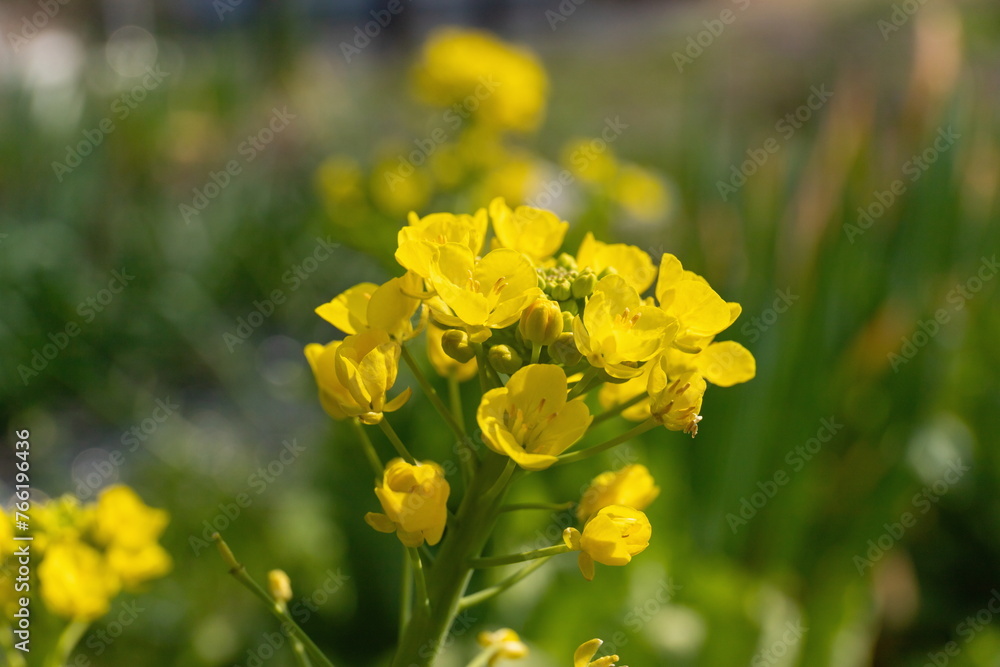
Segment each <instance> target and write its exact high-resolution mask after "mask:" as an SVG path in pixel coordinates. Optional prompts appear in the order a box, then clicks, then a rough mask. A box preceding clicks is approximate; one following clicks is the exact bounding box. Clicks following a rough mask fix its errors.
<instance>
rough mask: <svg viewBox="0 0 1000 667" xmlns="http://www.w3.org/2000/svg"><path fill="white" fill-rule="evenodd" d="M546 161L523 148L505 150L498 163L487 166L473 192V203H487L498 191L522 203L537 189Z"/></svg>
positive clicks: (507, 197)
mask: <svg viewBox="0 0 1000 667" xmlns="http://www.w3.org/2000/svg"><path fill="white" fill-rule="evenodd" d="M546 166H547V165H546V164H545V163H544V162H542V161H541V160H539V159H538V158H537V157H536V156H535V155H534V154H533V153H531V152H529V151H525V150H506V151H505V154H504V155H503V157H502V159H501V160H500V161H499V163H498V164H497V165H495V166H493V167H490V168H489V169H488V170H487V171H486V174H485V175H484V177H483V180H482V182H480V183H479V184H478V185H477V186H476V188H475V190H474V193H475V194H474V195H473V201H474V202H476V203H479V202H483V203H488V202H490V201H492V200H493V199H495V198H496V197H497V196H498V195H499V196H501V197H503V198H504V199H505V200H507V201H509V202H512V203H513V204H521V203H523V202H525V201H527V199H528V198H529V197H531V196H532V195H534V194H536V193H537V192H539V190H540V187H541V185H542V184H543V182H544V180H545V176H546Z"/></svg>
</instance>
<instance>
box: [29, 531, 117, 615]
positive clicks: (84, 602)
mask: <svg viewBox="0 0 1000 667" xmlns="http://www.w3.org/2000/svg"><path fill="white" fill-rule="evenodd" d="M38 581H39V583H40V585H41V596H42V600H43V601H44V602H45V606H46V607H48V609H49V611H51V612H52V613H53V614H56V615H57V616H63V617H66V618H72V619H81V620H85V621H92V620H94V619H96V618H99V617H101V616H103V615H104V614H106V613H108V609H109V608H110V606H111V599H112V598H113V597H114V596H115V595H117V594H118V591H119V589H120V587H121V586H120V582H119V580H118V577H117V576H115V574H114V572H113V571H112V570H111V569H110V568H108V567H107V565H106V564H105V562H104V559H103V558H101V554H100V553H98V552H97V551H96V550H95V549H94V548H93V547H90V546H87V545H86V544H83V543H82V542H77V541H63V542H57V543H55V544H51V545H49V547H48V549H46V551H45V557H44V558H43V559H42V562H41V564H40V565H39V566H38Z"/></svg>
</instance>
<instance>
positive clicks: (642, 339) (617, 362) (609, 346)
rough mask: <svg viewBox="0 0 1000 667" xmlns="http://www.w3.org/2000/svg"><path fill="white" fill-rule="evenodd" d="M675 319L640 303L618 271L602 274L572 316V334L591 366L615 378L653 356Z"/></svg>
mask: <svg viewBox="0 0 1000 667" xmlns="http://www.w3.org/2000/svg"><path fill="white" fill-rule="evenodd" d="M676 331H677V321H676V320H675V319H674V318H673V317H670V316H669V315H667V314H666V313H665V312H663V311H662V310H660V309H659V308H657V307H656V306H651V305H648V304H643V303H642V301H641V300H640V299H639V295H638V293H636V291H635V289H634V288H633V287H632V286H631V285H629V284H628V282H627V281H626V280H625V279H624V278H622V277H621V276H619V275H609V276H605V277H604V278H602V279H601V280H600V281H599V282H598V283H597V287H596V288H595V289H594V293H593V295H592V296H591V297H590V300H589V301H588V302H587V307H586V308H585V309H584V311H583V316H582V317H580V316H577V318H576V319H575V320H573V336H574V340H575V341H576V346H577V347H578V348H579V350H580V352H581V353H582V354H583V355H584V356H585V357H587V360H588V361H589V362H590V365H591V366H596V367H598V368H603V369H604V370H605V371H606V372H607V373H608V374H609V375H611V376H613V377H616V378H629V377H634V376H636V375H638V374H639V373H640V372H641V369H640V368H639V364H641V363H643V362H645V361H649V360H650V359H652V358H653V357H655V356H656V355H657V354H659V352H660V351H661V350H662V349H663V348H664V347H666V346H668V345H670V343H671V342H672V341H673V338H674V334H675V333H676Z"/></svg>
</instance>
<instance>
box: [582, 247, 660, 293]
mask: <svg viewBox="0 0 1000 667" xmlns="http://www.w3.org/2000/svg"><path fill="white" fill-rule="evenodd" d="M576 263H577V266H578V267H579V268H580V269H581V270H582V269H585V268H590V269H591V270H592V271H593V272H594V273H597V274H600V273H601V272H602V271H607V270H613V271H614V272H615V273H617V274H618V275H620V276H621V277H622V278H624V279H625V282H627V283H628V284H629V285H630V286H631V287H632V288H633V289H634V290H635V291H636V292H638V293H639V294H642V293H643V292H645V291H646V290H647V289H649V286H650V285H652V284H653V280H654V279H655V278H656V267H654V266H653V260H652V259H650V257H649V253H647V252H645V251H644V250H642V249H640V248H637V247H635V246H633V245H628V244H627V243H604V242H603V241H598V240H597V239H595V238H594V235H593V234H591V233H590V232H587V235H586V236H584V237H583V242H582V243H581V244H580V249H579V250H577V253H576Z"/></svg>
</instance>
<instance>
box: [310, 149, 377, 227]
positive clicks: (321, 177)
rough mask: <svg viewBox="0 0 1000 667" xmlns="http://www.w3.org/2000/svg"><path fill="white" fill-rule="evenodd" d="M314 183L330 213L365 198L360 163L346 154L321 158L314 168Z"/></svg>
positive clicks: (355, 203)
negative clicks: (315, 168) (316, 167)
mask: <svg viewBox="0 0 1000 667" xmlns="http://www.w3.org/2000/svg"><path fill="white" fill-rule="evenodd" d="M316 184H317V186H318V187H319V191H320V195H321V196H322V199H323V203H324V204H326V205H327V208H328V210H329V211H330V212H331V213H334V212H337V211H338V209H340V208H341V207H343V206H353V205H357V204H360V203H362V202H363V201H364V199H365V190H364V175H363V174H362V172H361V165H359V164H358V162H357V160H355V159H354V158H351V157H348V156H346V155H331V156H330V157H328V158H327V159H325V160H323V162H322V163H321V164H320V165H319V168H318V169H317V170H316Z"/></svg>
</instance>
